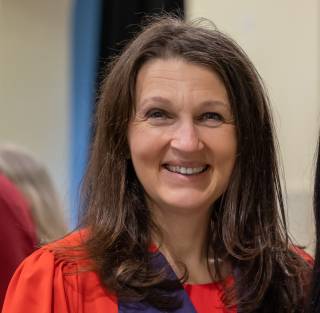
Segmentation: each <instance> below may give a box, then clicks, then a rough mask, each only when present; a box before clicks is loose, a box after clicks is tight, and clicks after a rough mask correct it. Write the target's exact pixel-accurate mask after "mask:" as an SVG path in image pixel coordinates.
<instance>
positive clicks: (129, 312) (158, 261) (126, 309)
mask: <svg viewBox="0 0 320 313" xmlns="http://www.w3.org/2000/svg"><path fill="white" fill-rule="evenodd" d="M152 263H153V264H154V266H155V267H156V268H157V269H164V270H165V271H166V272H167V276H168V279H172V280H177V279H178V278H177V276H176V274H175V273H174V271H173V270H172V268H171V267H170V265H169V263H168V262H167V260H166V258H165V257H164V256H163V255H162V254H161V253H160V252H157V253H155V254H154V257H153V260H152ZM174 295H175V296H177V297H178V298H179V299H181V300H182V301H181V302H182V306H181V307H180V308H179V309H177V310H175V311H170V312H174V313H197V311H196V309H195V308H194V306H193V304H192V302H191V300H190V298H189V296H188V294H187V293H186V291H185V290H184V288H183V286H181V289H179V290H177V291H175V292H174ZM118 303H119V304H118V305H119V307H118V310H119V313H141V312H143V313H159V312H162V313H165V312H166V311H161V310H159V309H156V308H154V307H152V306H150V305H147V304H146V303H142V302H128V301H123V300H121V299H119V302H118Z"/></svg>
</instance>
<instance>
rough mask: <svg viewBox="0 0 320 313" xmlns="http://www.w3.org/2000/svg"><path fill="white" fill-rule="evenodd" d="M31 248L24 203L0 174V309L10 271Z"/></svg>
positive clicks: (31, 229)
mask: <svg viewBox="0 0 320 313" xmlns="http://www.w3.org/2000/svg"><path fill="white" fill-rule="evenodd" d="M35 247H36V235H35V230H34V225H33V223H32V220H31V217H30V213H29V208H28V205H27V202H26V200H25V198H24V197H23V196H22V194H21V193H20V192H19V190H18V189H17V187H16V186H15V185H14V184H13V183H12V182H10V181H9V180H8V179H7V178H6V177H5V176H3V175H0V249H1V256H0V310H1V307H2V303H3V301H4V296H5V293H6V289H7V287H8V284H9V281H10V279H11V277H12V275H13V273H14V271H15V270H16V269H17V267H18V265H19V264H20V262H21V261H22V260H23V259H24V258H25V257H26V256H28V255H29V254H31V253H32V252H33V251H34V250H35Z"/></svg>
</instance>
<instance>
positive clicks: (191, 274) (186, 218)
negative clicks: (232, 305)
mask: <svg viewBox="0 0 320 313" xmlns="http://www.w3.org/2000/svg"><path fill="white" fill-rule="evenodd" d="M153 212H154V220H155V222H156V224H157V225H159V226H160V232H161V236H159V235H156V234H155V235H154V236H153V240H154V242H155V243H156V244H157V245H158V246H159V249H160V251H161V252H162V253H163V255H164V256H165V257H166V259H167V260H168V262H169V263H170V265H171V266H172V268H173V270H174V271H175V272H176V274H177V276H178V277H182V276H183V274H184V267H182V266H181V265H180V264H181V263H182V264H184V265H185V266H186V268H187V270H188V280H187V282H188V283H208V282H211V281H212V276H211V274H210V272H209V270H208V266H207V264H208V263H207V262H208V260H207V229H208V223H209V210H207V211H206V214H190V215H189V214H178V213H176V212H168V210H161V209H155V210H153ZM202 212H203V211H202Z"/></svg>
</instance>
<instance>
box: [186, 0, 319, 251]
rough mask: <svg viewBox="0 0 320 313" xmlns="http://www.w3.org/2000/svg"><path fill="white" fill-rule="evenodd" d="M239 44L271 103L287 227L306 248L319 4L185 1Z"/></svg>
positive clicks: (316, 103)
mask: <svg viewBox="0 0 320 313" xmlns="http://www.w3.org/2000/svg"><path fill="white" fill-rule="evenodd" d="M186 12H187V17H188V19H194V18H198V17H206V18H209V19H210V20H212V21H213V22H214V23H215V25H216V26H217V27H218V28H219V29H220V30H222V31H224V32H226V33H228V34H229V35H230V36H231V37H233V38H234V39H235V40H236V41H238V43H239V44H240V45H241V46H242V47H243V48H244V50H245V51H246V52H247V53H248V55H249V57H250V58H251V59H252V61H253V63H254V64H255V65H256V67H257V69H258V71H259V72H260V74H261V76H262V77H263V79H264V81H265V83H266V85H267V88H268V90H269V93H270V98H271V101H272V104H273V109H274V113H275V114H274V115H275V120H276V126H277V130H278V138H279V141H280V147H281V153H282V159H283V164H284V169H285V175H286V182H287V191H288V213H289V226H290V230H291V232H292V233H293V235H294V237H295V238H296V239H297V241H298V242H299V243H301V244H305V245H307V246H308V248H309V250H311V249H312V241H313V238H314V235H313V220H312V209H311V205H312V203H311V202H312V201H311V194H312V183H313V182H312V181H313V177H312V176H313V163H314V162H313V158H314V151H315V148H316V140H317V133H318V128H320V105H319V103H320V101H319V100H320V96H319V83H320V78H319V77H320V75H319V74H320V45H319V38H320V22H319V21H320V7H319V2H318V1H317V0H308V1H299V0H281V1H279V0H270V1H256V0H242V1H232V0H223V1H221V0H187V1H186Z"/></svg>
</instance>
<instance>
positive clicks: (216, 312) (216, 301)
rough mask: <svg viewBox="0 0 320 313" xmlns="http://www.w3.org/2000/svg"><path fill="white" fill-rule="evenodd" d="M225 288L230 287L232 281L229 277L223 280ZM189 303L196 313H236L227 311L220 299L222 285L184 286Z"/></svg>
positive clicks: (221, 297) (232, 309) (234, 310)
mask: <svg viewBox="0 0 320 313" xmlns="http://www.w3.org/2000/svg"><path fill="white" fill-rule="evenodd" d="M224 283H225V285H226V286H232V284H233V283H234V279H233V278H232V277H231V276H230V277H228V278H227V279H226V280H225V282H224ZM184 288H185V290H186V292H187V293H188V295H189V297H190V299H191V302H192V303H193V305H194V307H195V309H196V310H197V312H198V313H236V312H237V310H236V308H231V309H227V308H226V306H225V305H224V303H223V301H222V299H223V295H224V286H223V285H222V283H210V284H200V285H190V284H185V285H184Z"/></svg>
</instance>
